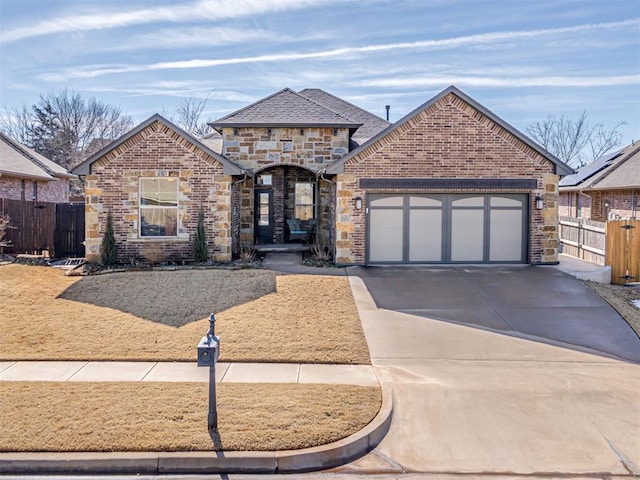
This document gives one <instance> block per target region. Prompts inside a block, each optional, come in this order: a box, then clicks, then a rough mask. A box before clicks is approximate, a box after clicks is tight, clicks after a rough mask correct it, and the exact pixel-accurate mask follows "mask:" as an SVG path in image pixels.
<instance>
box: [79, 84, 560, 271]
mask: <svg viewBox="0 0 640 480" xmlns="http://www.w3.org/2000/svg"><path fill="white" fill-rule="evenodd" d="M211 126H212V127H213V128H214V129H215V130H216V132H217V133H216V134H215V135H212V136H211V137H210V138H208V139H203V141H199V140H196V139H194V138H192V137H190V136H189V135H188V134H186V133H184V132H182V131H181V130H180V129H179V128H177V127H176V126H175V125H172V124H171V123H170V122H168V121H167V120H165V119H163V118H162V117H160V116H159V115H154V116H153V117H151V118H150V119H148V120H146V121H145V122H143V123H142V124H140V125H139V126H138V127H136V128H135V129H134V130H132V131H131V132H129V133H128V134H127V135H125V136H124V137H122V138H121V139H119V140H117V141H115V142H113V143H112V144H110V145H108V146H107V147H105V148H104V149H102V150H101V151H99V152H97V153H96V154H95V155H93V156H91V157H90V158H89V159H87V160H86V161H85V162H83V163H82V164H81V165H79V166H78V167H76V169H74V173H77V174H79V175H82V176H83V177H84V178H85V181H86V197H87V199H86V205H87V206H86V209H87V210H86V225H87V226H86V229H87V235H86V237H87V240H86V242H87V256H88V257H90V258H95V257H97V256H98V255H99V248H100V240H101V237H102V235H103V229H104V225H105V217H106V213H107V211H109V210H110V211H112V213H113V216H114V229H115V233H116V237H117V241H118V245H119V256H120V258H119V259H120V260H121V261H125V262H126V261H128V260H129V259H130V258H134V257H137V256H140V255H142V254H143V253H144V249H145V248H150V246H153V245H156V246H158V245H159V246H161V248H162V249H163V251H164V255H165V258H172V259H173V260H176V261H180V260H183V261H188V260H190V259H191V256H192V254H191V249H192V242H193V236H194V233H195V228H196V218H197V212H198V211H199V209H200V208H202V209H203V210H204V212H205V217H206V219H207V220H206V221H207V224H206V229H207V238H208V241H209V249H210V251H211V253H212V254H213V256H214V258H216V259H217V260H222V261H224V260H230V259H231V258H232V255H233V254H234V253H235V252H237V251H238V248H239V246H240V245H241V244H243V243H250V244H255V243H261V244H283V243H287V242H300V241H311V239H314V238H315V239H316V240H317V241H320V242H324V243H325V244H326V245H328V246H329V248H331V250H332V251H333V252H334V255H335V259H336V262H338V263H341V264H365V263H376V264H377V263H532V264H540V263H554V262H557V246H558V232H557V215H558V179H559V176H560V175H566V174H569V173H572V170H571V169H570V168H569V167H568V166H566V165H565V164H563V163H562V162H560V161H559V160H558V159H557V158H555V157H553V156H552V155H551V154H549V153H548V152H546V151H544V150H543V149H541V148H540V147H539V146H538V145H537V144H535V143H533V142H532V141H531V140H529V139H528V138H527V137H525V136H524V135H523V134H521V133H520V132H518V131H517V130H515V129H514V128H513V127H511V126H510V125H508V124H507V123H506V122H504V121H503V120H501V119H500V118H498V117H497V116H496V115H495V114H493V113H492V112H490V111H489V110H488V109H486V108H484V107H483V106H482V105H480V104H478V103H477V102H476V101H475V100H473V99H471V98H470V97H468V96H467V95H465V94H464V93H462V92H461V91H460V90H458V89H457V88H455V87H449V88H447V89H446V90H444V91H442V92H441V93H439V94H438V95H436V96H435V97H434V98H432V99H431V100H429V101H428V102H426V103H425V104H423V105H421V106H420V107H418V108H417V109H416V110H414V111H413V112H411V113H410V114H408V115H407V116H405V117H404V118H402V119H401V120H399V121H398V122H396V123H394V124H392V125H391V124H389V123H388V122H387V121H385V120H383V119H381V118H379V117H377V116H375V115H373V114H371V113H369V112H366V111H365V110H363V109H360V108H359V107H356V106H355V105H352V104H350V103H348V102H346V101H344V100H342V99H339V98H338V97H335V96H333V95H331V94H328V93H327V92H324V91H322V90H318V89H307V90H302V91H301V92H294V91H292V90H290V89H284V90H281V91H279V92H276V93H275V94H273V95H270V96H268V97H266V98H264V99H262V100H259V101H257V102H255V103H253V104H251V105H249V106H247V107H245V108H243V109H240V110H238V111H236V112H233V113H231V114H230V115H227V116H225V117H223V118H221V119H219V120H217V121H215V122H213V123H212V124H211Z"/></svg>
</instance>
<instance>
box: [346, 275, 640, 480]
mask: <svg viewBox="0 0 640 480" xmlns="http://www.w3.org/2000/svg"><path fill="white" fill-rule="evenodd" d="M355 275H359V276H355ZM360 276H361V277H360ZM349 278H350V281H351V285H352V291H353V292H354V297H355V299H356V304H357V306H358V312H359V314H360V318H361V319H362V325H363V329H364V332H365V335H366V337H367V341H368V344H369V349H370V353H371V358H372V363H373V365H374V367H375V370H376V372H377V375H378V377H379V379H380V381H381V383H383V384H384V385H385V386H388V387H391V388H392V389H393V395H394V412H393V420H392V424H391V428H390V431H389V433H388V435H387V436H386V438H385V439H384V440H383V441H382V443H381V444H380V445H378V447H376V448H375V449H374V450H373V451H372V452H371V453H370V454H368V455H367V456H365V457H363V458H361V459H360V460H357V461H356V462H353V463H351V464H349V465H346V466H344V467H341V468H340V469H337V470H336V471H335V472H334V473H335V474H339V475H341V476H342V475H347V476H348V475H349V474H362V473H377V474H381V475H383V477H384V478H387V477H388V478H391V476H394V477H395V476H397V475H399V474H402V473H413V474H418V475H427V476H429V478H431V477H430V476H433V475H435V476H436V477H438V478H440V476H442V477H443V478H444V477H445V476H446V477H447V478H450V477H449V474H451V475H452V476H456V474H462V475H464V476H465V478H495V476H496V475H498V476H500V478H512V477H511V476H513V478H515V477H516V476H520V475H535V476H536V478H538V477H537V476H540V477H544V478H551V477H552V478H560V477H562V478H564V477H566V476H572V477H574V476H575V477H578V476H579V477H584V478H618V477H617V476H620V478H625V477H627V476H630V475H634V474H635V475H638V474H640V366H638V365H637V364H635V363H632V362H629V361H621V360H617V359H615V358H613V357H612V355H615V356H618V357H621V356H626V357H633V358H637V357H635V356H634V355H635V353H637V351H636V352H635V353H634V350H633V349H634V348H636V349H637V348H638V347H637V344H634V343H633V341H632V340H628V339H627V338H626V337H625V335H626V334H625V332H627V331H626V330H625V329H624V327H623V326H619V325H617V324H616V319H615V316H614V315H613V313H612V312H611V311H610V310H609V309H608V308H607V307H606V306H605V305H603V304H602V303H601V302H600V301H599V299H598V298H597V297H594V296H593V295H591V294H590V293H589V291H586V290H584V288H583V287H582V285H581V284H580V283H579V282H577V281H575V280H573V279H572V278H571V277H568V276H566V275H565V274H563V273H561V272H558V271H557V270H555V269H553V268H546V267H545V268H530V267H516V268H507V267H504V268H502V267H491V268H487V267H477V268H476V267H472V268H467V267H460V268H451V267H447V268H415V269H414V268H379V269H370V268H363V269H351V268H350V269H349ZM500 290H502V291H503V292H500ZM369 292H371V295H372V296H373V298H372V296H371V295H370V293H369ZM575 297H577V298H575ZM571 298H573V300H571ZM374 299H375V302H374ZM376 303H377V305H376ZM407 312H410V313H407ZM594 312H595V313H594ZM436 318H438V319H436ZM580 318H586V320H582V321H581V320H580ZM598 318H600V319H601V321H605V322H607V326H606V327H605V328H603V329H598V328H597V327H596V326H595V322H596V319H598ZM443 320H445V321H443ZM618 320H619V319H618ZM534 321H537V322H538V323H537V325H528V322H534ZM563 324H568V325H563ZM614 324H616V325H615V326H614V327H612V325H614ZM583 325H584V327H583ZM479 327H480V328H479ZM583 328H585V329H587V330H589V331H590V332H588V333H585V334H583V333H580V330H582V329H583ZM618 330H619V331H618ZM572 332H573V334H571V333H572ZM627 333H629V332H627ZM609 334H611V335H613V336H614V339H615V340H609V339H606V338H605V339H601V340H598V339H597V337H598V335H602V336H604V337H606V336H607V335H609ZM629 335H633V332H630V333H629ZM632 338H633V337H632ZM578 339H580V340H578ZM617 342H623V343H624V345H625V346H624V348H621V349H617V350H616V349H615V348H614V344H615V343H617ZM634 345H636V346H635V347H634ZM587 349H588V350H589V351H590V352H592V353H588V352H586V351H585V350H587ZM595 350H599V351H600V350H602V351H604V354H600V353H598V354H594V353H593V352H594V351H595ZM342 478H344V477H342Z"/></svg>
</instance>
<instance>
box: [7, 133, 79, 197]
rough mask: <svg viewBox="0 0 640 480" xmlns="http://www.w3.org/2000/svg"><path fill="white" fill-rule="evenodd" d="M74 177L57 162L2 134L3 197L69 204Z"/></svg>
mask: <svg viewBox="0 0 640 480" xmlns="http://www.w3.org/2000/svg"><path fill="white" fill-rule="evenodd" d="M72 178H76V177H75V175H71V174H70V173H69V172H68V171H67V170H65V169H64V168H63V167H61V166H60V165H58V164H57V163H55V162H52V161H51V160H49V159H48V158H46V157H43V156H42V155H40V154H39V153H38V152H36V151H34V150H31V149H30V148H28V147H26V146H24V145H22V144H21V143H19V142H17V141H15V140H14V139H12V138H11V137H9V136H7V135H5V134H3V133H0V198H6V199H9V200H25V201H35V202H51V203H66V202H68V201H69V180H70V179H72Z"/></svg>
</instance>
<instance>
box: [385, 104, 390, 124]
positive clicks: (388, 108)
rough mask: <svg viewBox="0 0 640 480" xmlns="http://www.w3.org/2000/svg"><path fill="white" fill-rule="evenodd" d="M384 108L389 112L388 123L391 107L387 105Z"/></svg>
mask: <svg viewBox="0 0 640 480" xmlns="http://www.w3.org/2000/svg"><path fill="white" fill-rule="evenodd" d="M384 108H385V109H386V110H387V122H388V121H389V110H391V105H385V106H384Z"/></svg>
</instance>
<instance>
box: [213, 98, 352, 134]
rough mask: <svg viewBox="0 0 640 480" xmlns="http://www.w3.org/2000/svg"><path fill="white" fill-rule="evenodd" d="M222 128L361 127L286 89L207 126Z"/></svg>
mask: <svg viewBox="0 0 640 480" xmlns="http://www.w3.org/2000/svg"><path fill="white" fill-rule="evenodd" d="M209 125H211V126H212V127H213V128H223V127H305V126H308V127H330V128H331V127H333V128H349V129H353V130H356V129H357V128H358V127H360V125H361V123H358V122H354V121H353V120H351V119H349V118H347V117H345V116H344V115H341V114H339V113H336V112H334V111H332V110H330V109H328V108H327V107H325V106H323V105H320V104H319V103H317V102H315V101H313V100H312V99H310V98H307V97H305V96H303V95H300V94H298V93H296V92H294V91H293V90H291V89H289V88H285V89H283V90H280V91H279V92H276V93H274V94H272V95H269V96H268V97H265V98H263V99H262V100H258V101H257V102H255V103H252V104H251V105H248V106H246V107H244V108H241V109H240V110H237V111H235V112H233V113H230V114H229V115H227V116H225V117H222V118H220V119H218V120H216V121H215V122H212V123H210V124H209Z"/></svg>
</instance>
